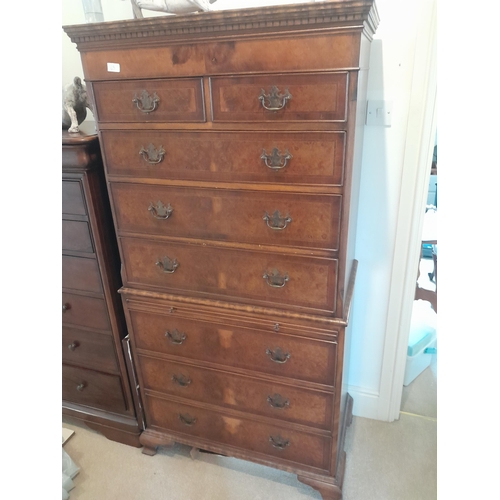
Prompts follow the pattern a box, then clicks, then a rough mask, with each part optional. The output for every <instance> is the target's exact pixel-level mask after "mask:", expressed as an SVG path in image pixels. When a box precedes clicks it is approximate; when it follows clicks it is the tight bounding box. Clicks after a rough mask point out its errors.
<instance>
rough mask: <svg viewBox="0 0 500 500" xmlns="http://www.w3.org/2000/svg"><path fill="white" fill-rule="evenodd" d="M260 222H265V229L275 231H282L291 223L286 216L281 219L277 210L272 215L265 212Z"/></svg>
mask: <svg viewBox="0 0 500 500" xmlns="http://www.w3.org/2000/svg"><path fill="white" fill-rule="evenodd" d="M262 220H264V221H265V222H266V224H267V227H269V228H271V229H274V230H276V231H282V230H283V229H285V228H286V226H287V225H288V223H290V222H292V218H291V217H290V216H289V215H288V214H287V215H286V216H285V217H281V215H280V213H279V211H278V210H275V211H274V212H273V214H272V215H269V214H268V213H267V212H266V213H265V214H264V217H262Z"/></svg>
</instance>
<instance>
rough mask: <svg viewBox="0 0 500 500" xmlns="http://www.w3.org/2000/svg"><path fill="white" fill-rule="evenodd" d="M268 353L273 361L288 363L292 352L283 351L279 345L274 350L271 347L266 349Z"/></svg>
mask: <svg viewBox="0 0 500 500" xmlns="http://www.w3.org/2000/svg"><path fill="white" fill-rule="evenodd" d="M266 354H267V355H268V356H269V357H270V358H271V361H274V362H275V363H281V364H283V363H286V362H287V361H288V360H289V359H290V353H289V352H284V351H282V350H281V349H280V348H279V347H277V348H276V349H275V350H274V351H272V350H271V349H266Z"/></svg>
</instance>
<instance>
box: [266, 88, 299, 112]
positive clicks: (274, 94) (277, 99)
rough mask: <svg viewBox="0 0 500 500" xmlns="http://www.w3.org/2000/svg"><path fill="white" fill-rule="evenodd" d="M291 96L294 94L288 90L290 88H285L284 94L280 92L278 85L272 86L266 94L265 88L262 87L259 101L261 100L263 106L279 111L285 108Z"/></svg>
mask: <svg viewBox="0 0 500 500" xmlns="http://www.w3.org/2000/svg"><path fill="white" fill-rule="evenodd" d="M291 98H292V95H291V94H290V92H288V89H285V93H284V94H280V91H279V89H278V87H276V85H273V86H272V87H271V90H270V92H269V94H266V91H265V90H264V89H260V95H259V101H260V102H261V104H262V107H263V108H264V109H267V110H268V111H279V110H280V109H283V108H284V107H285V105H286V102H287V101H288V100H289V99H291ZM266 102H267V104H266Z"/></svg>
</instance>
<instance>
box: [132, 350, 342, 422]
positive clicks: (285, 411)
mask: <svg viewBox="0 0 500 500" xmlns="http://www.w3.org/2000/svg"><path fill="white" fill-rule="evenodd" d="M140 365H141V373H142V382H143V386H144V388H145V389H151V390H154V391H159V392H163V393H165V394H171V395H174V396H179V397H183V398H187V399H194V400H196V401H201V402H205V403H211V404H215V405H221V406H225V407H229V408H234V409H237V410H242V411H249V412H253V413H257V414H259V415H264V416H268V417H273V418H278V419H283V420H290V421H294V422H297V423H301V424H305V425H314V426H317V427H322V428H324V429H328V428H329V427H330V425H331V420H332V403H333V394H329V393H326V392H319V391H309V390H306V389H300V388H297V387H294V386H290V385H283V384H278V383H274V382H270V381H265V380H258V379H253V378H248V377H243V376H239V375H235V374H233V373H228V372H220V371H217V370H210V369H204V368H197V367H195V366H190V365H184V364H180V363H173V362H171V361H161V360H158V359H154V358H149V357H145V356H141V357H140Z"/></svg>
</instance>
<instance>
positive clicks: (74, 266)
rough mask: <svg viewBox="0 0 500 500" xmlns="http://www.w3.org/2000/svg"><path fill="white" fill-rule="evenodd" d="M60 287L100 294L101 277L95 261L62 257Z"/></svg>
mask: <svg viewBox="0 0 500 500" xmlns="http://www.w3.org/2000/svg"><path fill="white" fill-rule="evenodd" d="M62 286H63V288H70V289H73V290H81V291H83V292H96V293H101V292H102V282H101V275H100V274H99V266H98V264H97V261H96V260H95V259H87V258H84V257H71V256H69V255H63V256H62Z"/></svg>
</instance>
